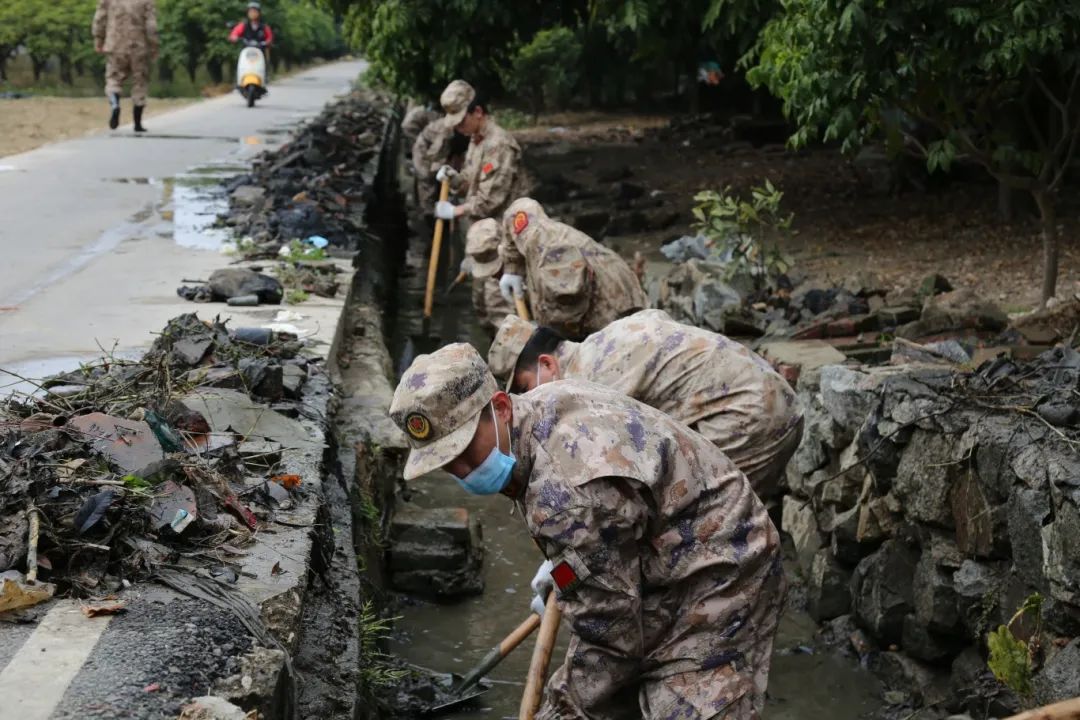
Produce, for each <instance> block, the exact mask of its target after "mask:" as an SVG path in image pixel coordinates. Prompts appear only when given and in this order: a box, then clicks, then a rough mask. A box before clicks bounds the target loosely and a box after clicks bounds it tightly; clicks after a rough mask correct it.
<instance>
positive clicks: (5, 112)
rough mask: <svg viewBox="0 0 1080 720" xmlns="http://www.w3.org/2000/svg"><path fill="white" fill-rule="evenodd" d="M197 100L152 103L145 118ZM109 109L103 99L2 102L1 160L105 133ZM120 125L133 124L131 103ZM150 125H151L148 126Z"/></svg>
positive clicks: (59, 98) (0, 112) (38, 99)
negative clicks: (70, 139)
mask: <svg viewBox="0 0 1080 720" xmlns="http://www.w3.org/2000/svg"><path fill="white" fill-rule="evenodd" d="M196 100H197V98H183V99H170V100H153V99H152V100H150V101H149V102H148V103H147V105H146V117H147V118H153V117H154V115H157V114H159V113H163V112H168V111H169V110H174V109H176V108H178V107H183V106H184V105H188V104H190V103H193V102H195V101H196ZM108 115H109V105H108V103H107V102H106V100H105V98H104V97H100V98H62V97H29V98H20V99H18V100H0V125H2V126H3V128H4V130H3V132H0V157H4V156H5V155H15V154H17V153H21V152H26V151H27V150H33V149H34V148H36V147H38V146H39V145H44V144H45V143H49V142H54V141H56V140H65V139H67V138H73V137H79V136H81V135H86V134H87V133H89V132H92V131H96V130H106V129H107V128H106V121H107V120H108ZM120 121H121V122H126V123H130V122H131V103H130V102H129V101H127V100H126V99H125V100H124V105H123V114H122V115H121V117H120ZM149 124H150V123H149V122H148V123H147V125H149Z"/></svg>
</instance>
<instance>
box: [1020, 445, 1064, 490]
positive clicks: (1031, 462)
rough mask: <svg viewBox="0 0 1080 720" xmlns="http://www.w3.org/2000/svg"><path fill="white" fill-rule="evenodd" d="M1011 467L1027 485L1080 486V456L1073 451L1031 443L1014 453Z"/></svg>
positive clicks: (1034, 486)
mask: <svg viewBox="0 0 1080 720" xmlns="http://www.w3.org/2000/svg"><path fill="white" fill-rule="evenodd" d="M1011 467H1012V470H1013V472H1014V473H1015V474H1016V477H1017V478H1019V479H1020V480H1022V481H1023V482H1024V483H1025V484H1026V485H1027V486H1028V487H1033V488H1041V487H1074V488H1075V487H1080V456H1078V455H1077V454H1076V453H1074V452H1069V451H1064V452H1062V451H1056V452H1054V451H1048V448H1047V447H1045V446H1043V445H1041V444H1037V443H1032V444H1030V445H1028V446H1027V447H1024V448H1023V449H1021V450H1020V451H1019V452H1018V453H1016V454H1015V456H1014V457H1013V459H1012V463H1011Z"/></svg>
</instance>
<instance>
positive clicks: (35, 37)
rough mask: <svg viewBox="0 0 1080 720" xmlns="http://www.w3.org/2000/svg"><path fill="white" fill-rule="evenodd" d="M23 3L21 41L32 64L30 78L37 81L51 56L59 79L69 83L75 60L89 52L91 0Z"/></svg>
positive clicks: (90, 52) (38, 0)
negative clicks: (54, 59)
mask: <svg viewBox="0 0 1080 720" xmlns="http://www.w3.org/2000/svg"><path fill="white" fill-rule="evenodd" d="M25 2H26V6H25V7H26V10H25V14H24V15H22V17H21V22H22V27H23V28H24V33H23V37H22V42H23V45H25V47H26V50H27V52H28V53H29V55H30V60H31V63H32V64H33V67H34V80H35V81H40V79H41V75H42V73H43V72H44V70H45V67H46V65H47V63H48V61H49V60H50V59H51V58H54V57H55V58H57V60H58V61H59V63H60V80H61V81H62V82H64V83H66V84H68V85H71V84H72V83H73V82H74V77H73V68H74V64H75V62H77V61H81V60H85V59H86V58H87V57H89V56H90V55H92V54H93V47H92V38H91V29H90V22H91V18H92V17H93V15H94V7H95V2H94V0H55V1H48V2H46V1H44V0H25Z"/></svg>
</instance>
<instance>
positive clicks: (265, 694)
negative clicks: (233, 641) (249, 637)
mask: <svg viewBox="0 0 1080 720" xmlns="http://www.w3.org/2000/svg"><path fill="white" fill-rule="evenodd" d="M283 672H286V670H285V653H284V652H283V651H281V650H278V649H276V648H274V649H270V648H264V647H258V646H256V647H254V648H252V649H251V652H249V653H247V654H246V655H243V656H242V657H241V658H240V672H239V673H237V674H236V675H232V676H230V677H227V678H224V679H222V680H218V681H217V682H216V683H214V689H213V692H214V694H215V695H220V696H221V697H223V698H225V699H226V700H228V701H229V702H232V703H235V704H237V705H240V706H241V707H246V708H255V709H258V710H259V715H260V716H263V717H273V712H274V708H275V707H277V705H276V700H277V692H276V691H277V686H278V682H279V681H280V679H281V675H282V673H283Z"/></svg>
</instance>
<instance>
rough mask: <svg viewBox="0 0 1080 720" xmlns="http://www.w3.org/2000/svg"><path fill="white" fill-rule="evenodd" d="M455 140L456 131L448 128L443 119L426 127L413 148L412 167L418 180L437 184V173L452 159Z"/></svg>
mask: <svg viewBox="0 0 1080 720" xmlns="http://www.w3.org/2000/svg"><path fill="white" fill-rule="evenodd" d="M453 139H454V129H453V128H452V127H449V126H447V124H446V123H445V122H443V119H442V117H439V118H437V119H435V120H432V121H431V122H429V123H428V124H427V125H425V126H424V128H423V129H422V130H421V131H420V134H419V135H417V136H416V141H415V142H414V143H413V146H412V165H413V169H414V170H415V171H416V177H417V179H419V180H420V181H421V182H424V183H434V182H435V173H437V172H439V168H440V167H442V166H443V165H445V164H446V163H447V161H449V159H450V142H451V141H452V140H453Z"/></svg>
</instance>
